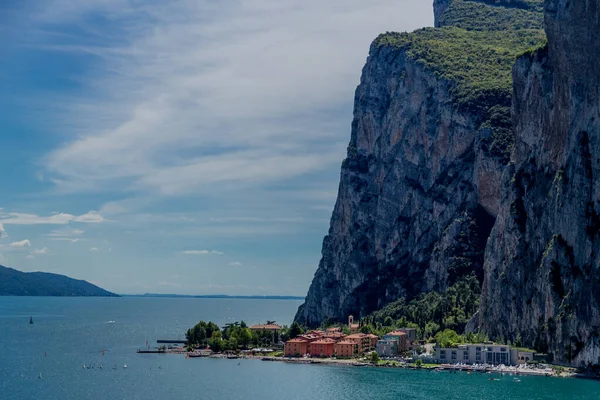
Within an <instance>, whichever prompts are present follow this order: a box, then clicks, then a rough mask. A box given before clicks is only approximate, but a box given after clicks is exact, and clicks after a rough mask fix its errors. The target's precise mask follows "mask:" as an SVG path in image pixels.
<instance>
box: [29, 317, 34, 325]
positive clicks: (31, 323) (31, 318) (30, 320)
mask: <svg viewBox="0 0 600 400" xmlns="http://www.w3.org/2000/svg"><path fill="white" fill-rule="evenodd" d="M29 325H33V317H29Z"/></svg>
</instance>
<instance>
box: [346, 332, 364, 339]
mask: <svg viewBox="0 0 600 400" xmlns="http://www.w3.org/2000/svg"><path fill="white" fill-rule="evenodd" d="M366 337H367V335H365V334H364V333H354V334H352V335H348V336H346V339H363V338H366Z"/></svg>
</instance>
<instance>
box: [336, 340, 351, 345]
mask: <svg viewBox="0 0 600 400" xmlns="http://www.w3.org/2000/svg"><path fill="white" fill-rule="evenodd" d="M336 344H351V345H354V344H355V343H354V342H351V341H349V340H345V339H344V340H340V341H339V342H337V343H336Z"/></svg>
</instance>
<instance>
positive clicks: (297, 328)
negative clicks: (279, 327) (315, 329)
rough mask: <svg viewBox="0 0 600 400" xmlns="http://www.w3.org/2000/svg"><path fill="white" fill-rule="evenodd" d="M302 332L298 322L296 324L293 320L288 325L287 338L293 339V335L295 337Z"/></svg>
mask: <svg viewBox="0 0 600 400" xmlns="http://www.w3.org/2000/svg"><path fill="white" fill-rule="evenodd" d="M303 333H304V330H303V329H302V327H300V324H298V322H296V321H294V323H292V326H290V331H289V334H288V336H289V338H290V339H293V338H295V337H297V336H298V335H302V334H303Z"/></svg>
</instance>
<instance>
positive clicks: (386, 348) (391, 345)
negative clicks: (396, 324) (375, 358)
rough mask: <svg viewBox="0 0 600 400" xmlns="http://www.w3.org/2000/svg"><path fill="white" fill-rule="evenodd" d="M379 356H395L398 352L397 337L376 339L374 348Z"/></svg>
mask: <svg viewBox="0 0 600 400" xmlns="http://www.w3.org/2000/svg"><path fill="white" fill-rule="evenodd" d="M375 351H377V354H378V355H379V356H380V357H395V356H397V355H398V354H399V352H398V338H390V339H385V338H384V339H381V340H378V341H377V347H376V349H375Z"/></svg>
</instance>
